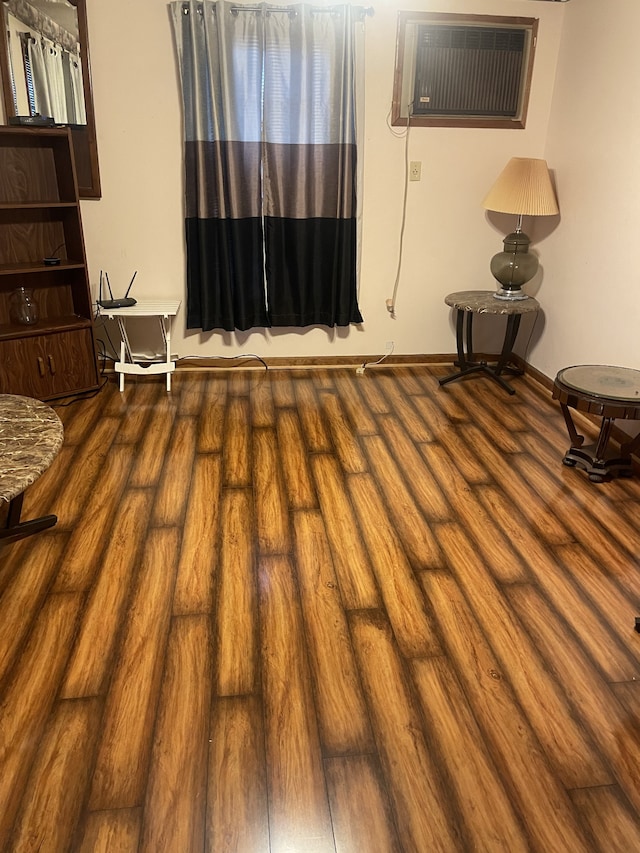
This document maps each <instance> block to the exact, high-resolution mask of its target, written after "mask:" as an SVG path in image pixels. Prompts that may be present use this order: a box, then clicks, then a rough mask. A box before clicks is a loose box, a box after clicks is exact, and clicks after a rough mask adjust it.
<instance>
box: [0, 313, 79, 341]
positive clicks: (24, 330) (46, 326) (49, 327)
mask: <svg viewBox="0 0 640 853" xmlns="http://www.w3.org/2000/svg"><path fill="white" fill-rule="evenodd" d="M91 326H92V321H91V320H90V319H89V318H87V317H77V316H73V317H56V318H53V319H43V320H39V321H38V322H37V323H34V325H33V326H19V325H18V324H3V325H2V326H0V341H11V340H15V339H16V338H32V337H37V336H38V335H48V334H51V333H55V332H73V331H74V330H76V329H90V328H91Z"/></svg>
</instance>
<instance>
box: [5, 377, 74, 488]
mask: <svg viewBox="0 0 640 853" xmlns="http://www.w3.org/2000/svg"><path fill="white" fill-rule="evenodd" d="M63 438H64V430H63V428H62V423H61V421H60V418H59V417H58V416H57V414H56V413H55V412H54V411H53V409H52V408H51V407H50V406H47V405H46V404H45V403H41V402H40V400H33V399H31V397H19V396H17V395H15V394H0V501H10V500H12V498H15V497H17V495H19V494H20V493H21V492H23V491H24V490H25V489H26V488H27V486H29V485H31V483H33V482H34V480H37V479H38V477H39V476H40V475H41V474H42V473H44V472H45V471H46V470H47V468H48V467H49V466H50V465H51V463H52V462H53V460H54V459H55V457H56V455H57V453H58V451H59V450H60V448H61V447H62V441H63Z"/></svg>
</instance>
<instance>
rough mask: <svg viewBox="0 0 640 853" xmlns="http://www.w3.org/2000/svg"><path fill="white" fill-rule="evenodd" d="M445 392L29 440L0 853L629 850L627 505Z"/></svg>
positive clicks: (160, 387) (191, 391)
mask: <svg viewBox="0 0 640 853" xmlns="http://www.w3.org/2000/svg"><path fill="white" fill-rule="evenodd" d="M447 370H448V368H447V367H438V366H430V367H422V366H398V367H388V368H385V369H368V370H367V371H366V373H365V374H364V375H363V376H356V375H355V372H354V370H353V369H352V368H340V369H336V370H329V369H320V368H317V369H313V370H309V369H306V370H289V371H286V370H274V369H272V370H269V371H268V372H257V371H242V370H234V369H230V370H229V371H228V372H209V373H189V372H187V371H184V372H180V371H179V372H178V373H177V374H175V376H174V380H173V390H172V392H171V393H170V394H167V393H166V391H165V390H164V383H163V382H161V381H159V380H158V379H157V378H155V379H154V378H149V379H145V378H141V379H139V380H135V381H128V382H127V385H126V389H125V392H124V394H120V393H119V392H118V390H117V387H116V384H115V383H114V382H110V383H109V384H108V385H107V386H106V387H105V388H104V389H103V391H102V392H101V393H100V394H99V395H98V396H97V397H95V398H94V399H92V400H87V401H84V402H76V403H74V404H72V405H70V406H68V407H66V408H62V407H60V408H58V409H57V411H58V413H59V414H60V417H61V418H62V420H63V422H64V426H65V443H64V446H63V449H62V451H61V453H60V455H59V456H58V457H57V459H56V461H55V462H54V464H53V466H52V467H51V468H50V469H49V471H48V472H47V473H46V474H45V475H43V476H42V477H41V478H40V480H38V481H37V482H36V483H35V484H34V485H33V486H32V487H31V488H30V489H29V490H28V491H27V493H26V496H25V502H24V510H23V517H24V518H29V517H33V516H35V515H41V514H43V513H47V512H54V513H56V514H57V515H58V518H59V521H58V524H57V526H56V527H54V528H53V529H52V530H50V531H47V532H45V533H41V534H39V535H38V536H35V537H32V538H31V539H29V540H25V541H23V542H19V543H15V544H13V545H9V546H6V547H5V548H4V549H2V550H1V551H0V850H2V851H7V853H17V851H20V853H22V851H41V853H57V851H81V853H96V851H104V853H119V851H122V853H126V852H127V851H145V853H173V852H174V851H175V853H192V851H213V853H227V851H234V853H285V851H287V853H325V851H333V853H400V852H401V851H402V852H403V853H432V851H464V853H466V852H467V851H508V853H516V851H539V853H583V852H584V853H594V851H602V853H616V851H624V853H628V851H631V850H640V635H639V634H637V633H636V632H635V631H634V630H633V627H634V617H635V616H636V615H638V614H640V574H639V572H638V565H639V555H640V478H633V479H631V480H618V481H614V482H611V483H606V484H603V485H594V484H591V483H590V482H589V481H588V479H587V478H586V476H585V474H584V473H583V472H580V471H577V470H575V469H568V468H565V467H564V466H563V465H562V462H561V460H562V455H563V453H564V451H565V450H566V449H567V446H568V439H567V436H566V432H565V426H564V422H563V420H562V416H561V414H560V411H559V409H558V408H557V405H556V404H555V403H553V402H552V401H551V397H550V394H549V392H547V391H546V390H545V389H543V388H542V387H541V386H540V385H538V384H536V382H535V381H533V380H532V379H531V378H528V377H524V378H522V379H518V380H516V384H517V394H516V395H515V396H514V397H509V396H508V395H507V394H505V393H504V391H503V390H502V389H500V388H499V387H498V386H497V385H495V384H493V383H491V382H490V381H489V380H488V379H486V378H481V379H474V380H470V381H465V382H459V383H454V384H451V385H448V386H446V387H445V388H440V387H439V386H438V383H437V377H438V376H441V375H443V374H444V373H446V372H447ZM587 430H588V431H590V430H591V427H590V426H589V425H588V424H587Z"/></svg>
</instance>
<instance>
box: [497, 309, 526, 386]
mask: <svg viewBox="0 0 640 853" xmlns="http://www.w3.org/2000/svg"><path fill="white" fill-rule="evenodd" d="M519 328H520V314H509V316H508V318H507V328H506V330H505V333H504V343H503V344H502V352H501V353H500V358H499V359H498V363H497V364H496V367H495V371H496V374H497V375H498V376H499V375H500V373H502V371H503V370H504V369H505V367H506V366H507V364H508V363H509V359H510V358H511V356H512V355H513V347H514V345H515V342H516V338H517V337H518V329H519Z"/></svg>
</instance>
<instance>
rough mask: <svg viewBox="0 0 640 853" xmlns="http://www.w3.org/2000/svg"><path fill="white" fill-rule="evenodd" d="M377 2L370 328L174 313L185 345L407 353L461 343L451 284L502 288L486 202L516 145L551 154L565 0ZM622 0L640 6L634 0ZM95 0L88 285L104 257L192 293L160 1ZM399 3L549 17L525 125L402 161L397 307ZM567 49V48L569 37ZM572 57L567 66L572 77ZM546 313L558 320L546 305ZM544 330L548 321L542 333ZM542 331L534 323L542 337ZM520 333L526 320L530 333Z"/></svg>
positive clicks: (498, 231) (557, 236) (158, 290)
mask: <svg viewBox="0 0 640 853" xmlns="http://www.w3.org/2000/svg"><path fill="white" fill-rule="evenodd" d="M580 4H582V5H583V6H584V5H585V0H573V5H574V6H576V5H577V6H579V5H580ZM373 5H374V8H375V15H374V16H373V17H372V18H368V19H367V23H366V123H365V149H364V211H363V258H362V282H361V292H360V306H361V310H362V313H363V315H364V318H365V323H364V325H363V327H362V328H361V329H359V328H356V327H351V328H350V329H348V330H333V331H332V330H324V329H311V330H270V331H264V330H257V331H255V332H250V333H237V334H228V333H220V332H216V333H210V334H206V335H201V334H198V333H197V332H185V330H184V315H182V314H181V315H179V318H178V322H177V334H176V338H175V347H174V350H175V352H177V353H178V354H179V355H181V356H184V355H189V354H199V355H216V354H222V355H235V354H239V353H242V352H256V353H258V354H260V355H262V356H296V355H299V356H303V355H325V354H326V355H353V354H373V353H381V352H383V351H384V345H385V342H386V341H389V340H393V341H394V342H395V349H396V352H398V353H443V352H444V353H448V352H452V351H453V349H454V335H453V330H452V325H451V318H450V315H449V311H448V309H447V308H446V306H445V305H444V302H443V298H444V296H445V295H446V294H447V293H449V292H450V291H452V290H466V289H493V288H494V281H493V279H492V277H491V275H490V273H489V270H488V265H489V259H490V257H491V255H493V254H494V253H495V252H497V251H499V250H500V248H501V241H502V239H503V237H504V235H505V234H506V233H507V232H508V231H509V230H511V229H512V227H513V224H514V223H513V222H512V221H511V218H510V217H503V216H498V215H495V214H491V215H490V216H491V219H490V218H489V215H488V214H487V213H486V212H485V211H484V210H483V209H482V207H481V201H482V198H483V197H484V194H485V193H486V191H487V190H488V188H489V186H490V185H491V183H492V182H493V180H494V179H495V177H496V176H497V174H498V173H499V172H500V170H501V169H502V167H503V166H504V165H505V164H506V162H507V161H508V159H509V158H510V157H512V156H532V157H542V156H545V144H546V141H547V132H548V123H549V112H550V109H551V103H552V95H553V87H554V80H555V76H556V65H557V60H558V50H559V45H560V38H561V33H562V23H563V19H564V18H565V16H566V13H567V12H569V11H572V10H569V7H570V6H571V5H572V4H571V3H568V4H563V3H543V2H535V3H534V2H531V0H486V2H484V3H482V4H479V3H478V2H477V0H446V2H445V1H444V0H439V2H434V0H423V2H415V0H413V2H403V0H397V2H391V0H377V2H374V4H373ZM586 5H587V6H588V7H589V8H591V7H594V8H595V0H586ZM625 5H627V6H631V5H632V2H631V0H629V2H628V3H626V4H625ZM480 6H481V8H479V7H480ZM87 7H88V21H89V36H90V48H91V65H92V78H93V90H94V100H95V110H96V124H97V133H98V150H99V157H100V171H101V177H102V188H103V197H102V199H101V200H100V201H86V202H83V216H84V224H85V239H86V245H87V254H88V259H89V265H90V271H91V279H92V283H93V286H94V289H95V287H96V284H97V281H98V277H99V271H100V269H106V270H108V272H109V277H110V279H111V282H112V285H115V286H116V289H118V290H121V289H122V288H123V287H124V286H125V285H126V283H127V282H128V280H129V279H130V277H131V275H132V274H133V271H134V270H136V269H137V270H138V276H137V279H136V286H135V287H136V292H135V296H136V297H137V298H139V299H141V298H144V297H148V298H151V297H162V296H166V297H180V298H184V295H185V293H184V291H185V273H184V268H185V258H184V248H183V209H182V200H183V194H182V149H181V133H182V125H181V122H182V118H181V111H180V103H179V94H178V83H177V71H176V63H175V58H174V47H173V41H172V36H171V30H170V25H169V16H168V11H167V4H166V2H164V0H162V2H161V0H138V2H136V3H130V2H125V0H110V2H109V3H105V2H99V0H87ZM399 9H406V10H418V9H424V10H432V11H454V12H473V13H478V12H482V13H485V14H501V15H502V14H507V15H524V16H532V17H538V18H539V19H540V26H539V32H538V47H537V53H536V65H535V69H534V78H533V88H532V93H531V101H530V111H529V121H528V124H527V128H526V130H520V131H517V130H473V129H440V128H420V129H414V130H412V131H411V136H410V140H409V146H410V147H409V158H410V159H411V160H421V161H422V181H421V182H420V183H412V184H410V185H409V194H408V205H407V224H406V232H405V238H404V257H403V264H402V277H401V280H400V285H399V290H398V298H397V312H396V317H395V319H393V318H391V317H390V315H389V314H388V312H387V310H386V306H385V301H386V299H388V298H389V297H391V295H392V291H393V285H394V281H395V276H396V268H397V264H398V245H399V232H400V220H401V211H402V197H403V180H404V174H403V170H404V145H405V142H404V140H403V139H398V138H396V137H394V136H393V135H392V133H391V132H390V131H389V129H388V127H387V115H388V112H389V108H390V103H391V94H392V83H393V67H394V53H395V37H396V19H397V12H398V10H399ZM635 14H636V17H637V16H638V15H640V12H638V13H635ZM582 17H585V16H582ZM586 17H588V16H586ZM125 21H126V25H123V22H125ZM569 48H570V49H573V46H572V44H571V42H570V41H569ZM566 66H567V63H566V62H565V63H564V65H563V67H564V68H565V70H564V75H565V77H566V76H567V74H568V73H569V72H568V70H567V68H566ZM584 97H585V99H586V97H587V95H586V92H585V93H584ZM555 128H556V132H555V134H554V139H558V138H559V137H560V136H561V134H562V133H563V130H562V128H561V127H560V121H559V120H557V119H556V122H555ZM548 150H549V152H550V153H549V160H550V166H551V167H552V168H553V167H556V168H557V167H558V164H559V163H560V162H561V163H562V164H563V165H564V164H566V162H567V161H568V160H570V156H569V157H567V156H566V153H565V151H564V150H563V149H562V145H561V144H558V143H555V142H554V144H550V145H549V149H548ZM551 154H553V156H554V157H555V158H556V160H557V161H558V162H554V161H553V158H552V157H551ZM560 184H561V195H560V206H561V208H562V209H563V210H566V209H567V207H568V201H569V198H570V197H571V196H568V197H567V199H566V200H565V198H563V195H562V193H563V192H564V187H565V178H564V175H563V176H562V181H561V182H560ZM572 216H573V213H572ZM568 221H569V217H568V215H567V214H566V213H565V218H564V219H563V220H562V223H561V225H560V226H559V227H557V228H556V230H555V232H554V233H553V234H552V235H551V236H548V237H546V239H543V240H541V242H539V243H538V244H537V245H536V250H538V251H539V253H540V255H541V256H542V257H543V259H544V265H545V269H547V268H548V269H552V270H553V280H552V278H551V276H550V275H549V274H545V276H544V277H543V276H542V275H540V276H538V278H537V279H536V280H534V282H533V283H532V288H533V290H534V291H535V293H536V295H537V297H538V299H539V300H540V301H541V303H542V304H543V306H545V308H546V306H547V305H549V306H550V305H551V303H552V302H554V301H555V300H557V299H558V287H557V284H556V282H555V279H556V277H557V275H558V272H557V266H558V258H557V256H559V255H560V256H561V252H560V250H559V249H558V248H556V249H554V253H553V255H551V253H550V252H548V251H547V244H548V243H552V242H553V245H554V246H555V247H559V246H560V245H562V241H563V232H564V231H565V229H566V225H565V223H566V222H568ZM556 225H557V223H556ZM530 230H531V229H530ZM552 257H553V262H552V260H551V259H552ZM563 298H564V297H563ZM546 313H549V314H551V315H552V316H553V313H552V312H551V311H550V310H549V311H547V310H546V311H545V314H546ZM554 326H555V320H554ZM554 326H552V328H553V327H554ZM540 327H542V324H540ZM548 329H549V321H548V320H547V326H546V328H545V330H544V335H546V334H547V333H548V332H547V330H548ZM538 331H539V329H538V327H537V328H536V330H535V337H536V338H537V336H538ZM526 336H527V331H526V330H525V336H523V340H525V339H526ZM544 347H545V343H544V336H543V338H542V339H541V340H540V341H538V342H537V344H536V346H535V350H534V351H535V354H536V358H537V359H539V360H540V363H541V364H542V363H544V364H547V363H550V362H551V361H552V360H553V359H551V358H548V359H547V357H546V356H545V355H544V353H545V349H544Z"/></svg>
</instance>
